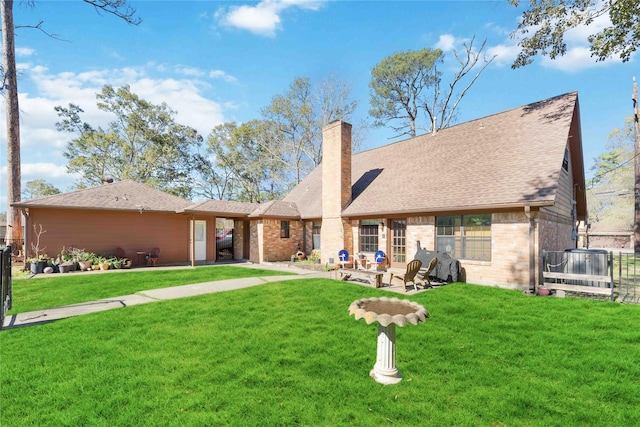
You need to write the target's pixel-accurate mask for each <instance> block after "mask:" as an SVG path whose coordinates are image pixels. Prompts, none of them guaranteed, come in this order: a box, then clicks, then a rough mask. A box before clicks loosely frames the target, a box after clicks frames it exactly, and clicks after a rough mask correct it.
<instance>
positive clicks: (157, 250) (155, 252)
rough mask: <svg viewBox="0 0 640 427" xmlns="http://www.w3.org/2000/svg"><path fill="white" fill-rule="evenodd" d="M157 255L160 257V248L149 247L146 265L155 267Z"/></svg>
mask: <svg viewBox="0 0 640 427" xmlns="http://www.w3.org/2000/svg"><path fill="white" fill-rule="evenodd" d="M159 257H160V248H153V249H151V252H149V255H148V256H147V265H150V266H152V267H155V266H156V262H157V261H158V258H159Z"/></svg>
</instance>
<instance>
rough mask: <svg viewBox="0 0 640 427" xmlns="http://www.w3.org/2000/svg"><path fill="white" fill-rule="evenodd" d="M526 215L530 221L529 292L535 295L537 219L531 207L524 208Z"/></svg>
mask: <svg viewBox="0 0 640 427" xmlns="http://www.w3.org/2000/svg"><path fill="white" fill-rule="evenodd" d="M524 214H525V216H526V217H527V219H528V220H529V292H530V293H531V294H533V293H535V290H536V272H535V267H536V257H535V249H536V246H535V227H536V225H535V221H536V219H535V217H534V216H533V214H532V213H531V206H529V205H527V206H525V207H524Z"/></svg>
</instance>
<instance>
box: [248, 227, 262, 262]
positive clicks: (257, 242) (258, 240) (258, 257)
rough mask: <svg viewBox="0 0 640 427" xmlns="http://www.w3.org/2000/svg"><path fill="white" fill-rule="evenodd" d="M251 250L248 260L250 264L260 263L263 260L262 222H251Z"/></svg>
mask: <svg viewBox="0 0 640 427" xmlns="http://www.w3.org/2000/svg"><path fill="white" fill-rule="evenodd" d="M250 228H251V242H252V244H251V249H250V254H251V255H250V257H249V260H250V261H252V262H262V261H263V259H264V256H263V253H264V238H263V236H264V233H263V229H264V224H263V223H262V220H254V221H251V227H250Z"/></svg>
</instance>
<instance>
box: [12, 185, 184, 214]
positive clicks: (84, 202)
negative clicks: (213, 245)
mask: <svg viewBox="0 0 640 427" xmlns="http://www.w3.org/2000/svg"><path fill="white" fill-rule="evenodd" d="M189 205H191V202H189V201H188V200H185V199H182V198H180V197H177V196H173V195H171V194H167V193H165V192H164V191H160V190H156V189H155V188H151V187H149V186H147V185H145V184H140V183H137V182H134V181H130V180H126V181H120V182H114V183H111V184H103V185H101V186H99V187H93V188H85V189H82V190H77V191H71V192H68V193H62V194H55V195H52V196H46V197H41V198H38V199H33V200H28V201H26V202H20V203H14V204H13V206H17V207H25V208H65V209H98V210H124V211H140V210H144V211H151V212H176V211H179V210H182V209H185V208H186V207H188V206H189Z"/></svg>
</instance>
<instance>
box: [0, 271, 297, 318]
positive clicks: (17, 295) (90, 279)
mask: <svg viewBox="0 0 640 427" xmlns="http://www.w3.org/2000/svg"><path fill="white" fill-rule="evenodd" d="M287 274H289V273H286V272H282V271H274V270H264V269H260V268H245V267H236V266H215V267H213V266H208V267H195V268H191V267H188V268H182V269H170V270H149V269H146V270H144V271H128V270H119V271H117V272H109V273H106V274H105V273H97V272H96V273H84V274H73V273H72V274H57V275H53V276H47V277H44V278H32V279H14V280H13V308H12V310H11V311H10V312H9V314H15V313H24V312H28V311H34V310H42V309H46V308H51V307H60V306H64V305H69V304H76V303H81V302H88V301H95V300H99V299H102V298H109V297H115V296H121V295H129V294H135V293H136V292H140V291H145V290H150V289H160V288H166V287H170V286H179V285H185V284H192V283H203V282H211V281H217V280H227V279H238V278H243V277H259V276H274V275H287Z"/></svg>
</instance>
